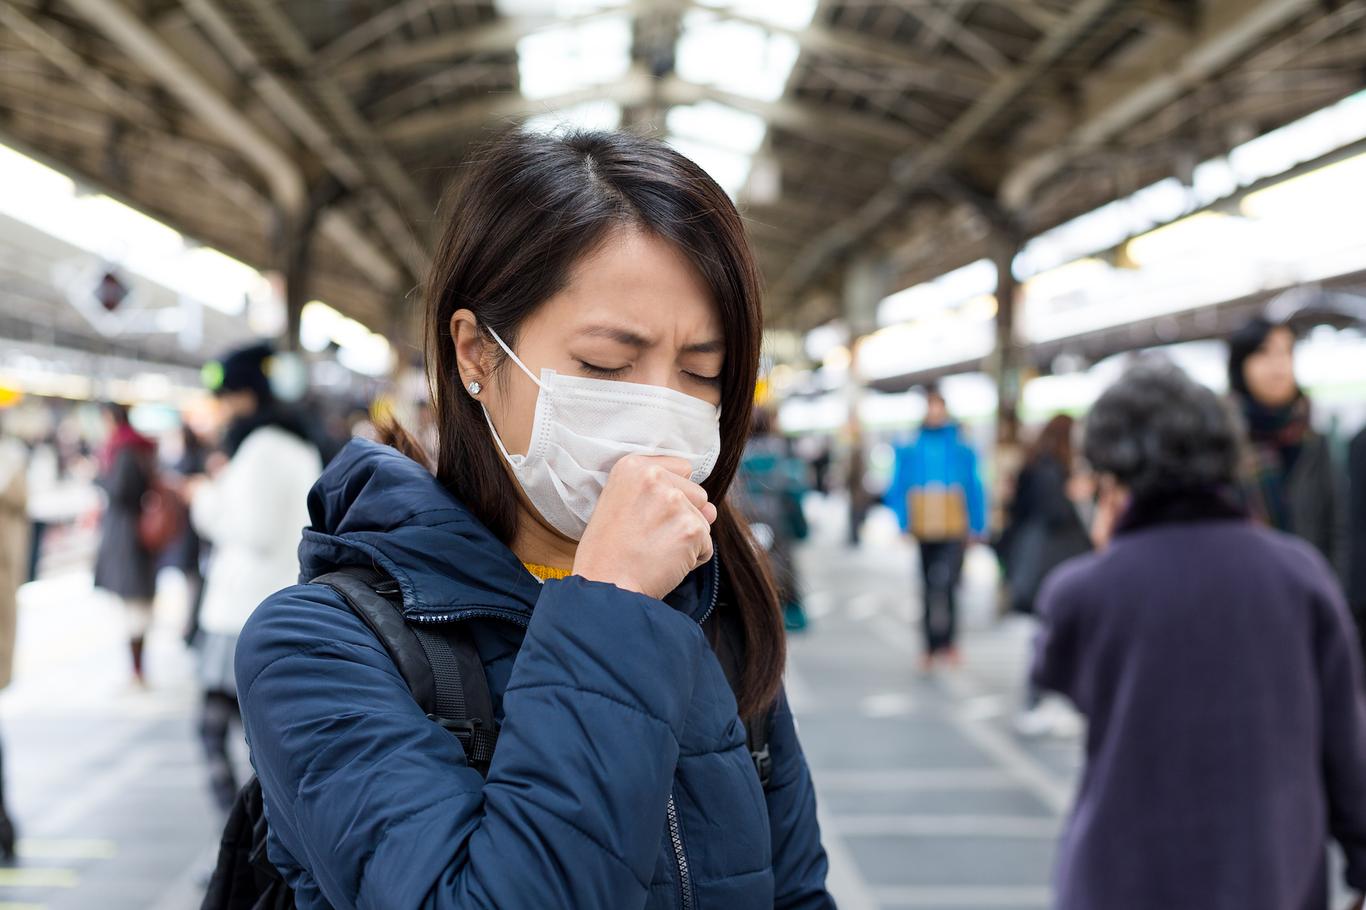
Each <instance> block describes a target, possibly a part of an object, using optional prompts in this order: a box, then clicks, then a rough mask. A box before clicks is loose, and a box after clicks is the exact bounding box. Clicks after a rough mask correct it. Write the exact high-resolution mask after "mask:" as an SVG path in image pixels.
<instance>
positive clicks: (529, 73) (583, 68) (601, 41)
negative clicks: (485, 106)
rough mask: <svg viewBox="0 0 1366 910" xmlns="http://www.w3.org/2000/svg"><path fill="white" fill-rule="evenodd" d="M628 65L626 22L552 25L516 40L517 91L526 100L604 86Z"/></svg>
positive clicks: (608, 20) (603, 20)
mask: <svg viewBox="0 0 1366 910" xmlns="http://www.w3.org/2000/svg"><path fill="white" fill-rule="evenodd" d="M630 64H631V23H630V21H629V20H628V19H627V18H626V17H625V16H604V17H602V18H595V19H589V20H587V21H584V22H578V23H575V24H573V25H563V26H555V27H553V28H548V29H545V30H544V31H539V32H535V33H533V34H530V35H527V36H526V37H525V38H522V39H521V40H520V41H518V42H517V71H518V75H519V76H520V84H521V90H522V95H523V97H525V98H528V99H531V100H537V99H540V98H552V97H554V96H556V95H563V94H565V93H566V92H572V91H576V90H578V89H583V88H588V87H589V86H594V85H604V84H606V83H609V82H611V81H613V80H615V79H620V78H621V77H622V76H624V75H625V74H626V71H627V69H628V68H629V67H630Z"/></svg>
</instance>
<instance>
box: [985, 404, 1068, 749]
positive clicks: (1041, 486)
mask: <svg viewBox="0 0 1366 910" xmlns="http://www.w3.org/2000/svg"><path fill="white" fill-rule="evenodd" d="M1075 428H1076V421H1075V420H1073V419H1072V418H1071V417H1070V416H1068V415H1066V414H1059V415H1057V416H1055V417H1053V418H1052V419H1051V420H1049V421H1048V423H1046V424H1044V426H1043V428H1042V429H1041V430H1040V431H1039V434H1038V436H1037V437H1036V438H1035V440H1034V444H1033V445H1032V446H1030V449H1029V452H1028V454H1027V455H1026V456H1025V462H1024V464H1023V465H1022V466H1021V468H1020V473H1019V475H1018V476H1017V477H1016V480H1015V492H1014V495H1013V496H1012V497H1011V500H1010V504H1009V506H1008V508H1007V520H1006V527H1005V530H1004V531H1003V532H1002V535H1001V540H1000V543H999V544H998V547H997V552H998V556H999V558H1000V561H1001V567H1002V569H1003V572H1004V576H1005V582H1006V592H1007V596H1008V604H1009V608H1010V610H1011V612H1013V613H1017V614H1020V615H1024V616H1033V615H1034V600H1035V598H1036V597H1037V596H1038V593H1039V587H1040V586H1041V585H1042V584H1043V581H1044V579H1045V578H1047V577H1048V575H1049V573H1050V572H1052V571H1053V570H1054V569H1056V568H1057V567H1058V566H1060V565H1062V564H1063V563H1064V562H1066V561H1067V560H1069V559H1072V558H1073V557H1076V556H1080V555H1082V554H1083V553H1089V552H1090V551H1091V538H1090V535H1089V534H1088V532H1087V529H1086V526H1085V525H1084V524H1083V523H1082V519H1081V513H1080V512H1078V510H1077V506H1076V504H1075V503H1074V502H1073V501H1072V497H1071V492H1070V489H1069V488H1070V486H1071V484H1072V481H1073V468H1074V463H1075V456H1074V454H1073V449H1072V437H1073V435H1074V432H1075ZM1041 695H1042V693H1041V692H1040V691H1039V689H1038V688H1037V687H1036V686H1034V685H1033V684H1032V683H1031V684H1029V685H1028V686H1027V689H1026V693H1025V704H1024V707H1025V711H1024V713H1023V714H1021V715H1020V717H1019V718H1018V719H1017V723H1016V729H1017V730H1018V731H1020V732H1021V733H1024V734H1026V735H1033V734H1037V733H1040V732H1043V730H1044V729H1045V727H1046V725H1045V723H1044V717H1043V716H1042V715H1041V714H1040V713H1039V711H1038V708H1039V704H1040V701H1041Z"/></svg>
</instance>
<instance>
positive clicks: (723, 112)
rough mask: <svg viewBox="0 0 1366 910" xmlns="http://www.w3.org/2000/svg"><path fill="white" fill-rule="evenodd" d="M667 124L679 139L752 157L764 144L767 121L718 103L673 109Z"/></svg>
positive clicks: (703, 102)
mask: <svg viewBox="0 0 1366 910" xmlns="http://www.w3.org/2000/svg"><path fill="white" fill-rule="evenodd" d="M665 123H666V125H667V126H668V128H669V132H670V133H672V134H673V135H675V136H678V137H681V138H685V139H690V140H696V141H698V142H705V143H707V144H709V145H714V146H718V147H720V148H724V149H729V150H730V151H734V152H740V153H742V154H745V155H752V154H754V153H755V152H756V151H758V150H759V146H760V145H762V144H763V142H764V133H765V132H766V125H765V123H764V118H762V117H760V116H759V115H757V114H752V113H750V112H749V111H742V110H738V109H737V108H733V107H731V106H730V105H728V104H718V103H717V102H715V101H699V102H698V103H697V104H690V105H680V106H678V107H675V108H672V109H670V110H669V113H668V116H667V117H666V119H665Z"/></svg>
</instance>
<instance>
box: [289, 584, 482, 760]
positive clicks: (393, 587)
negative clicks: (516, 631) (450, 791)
mask: <svg viewBox="0 0 1366 910" xmlns="http://www.w3.org/2000/svg"><path fill="white" fill-rule="evenodd" d="M313 583H314V584H323V585H327V586H328V587H330V588H332V589H333V590H335V591H336V592H337V593H338V594H340V595H341V596H342V597H343V598H344V599H345V600H346V602H347V604H348V605H350V607H351V609H352V611H353V612H354V613H355V614H356V615H357V616H359V617H360V618H361V619H362V620H363V621H364V622H365V624H366V625H367V626H369V627H370V631H372V632H373V633H374V634H375V637H376V638H378V639H379V641H380V643H381V644H382V645H384V650H385V651H386V652H388V654H389V656H390V658H391V659H392V660H393V661H394V666H395V667H397V668H398V672H399V675H400V676H402V677H403V681H404V682H405V683H407V685H408V688H409V690H410V691H411V692H412V693H413V700H414V701H416V702H417V704H418V706H419V707H420V708H422V711H423V713H424V714H426V715H427V717H428V718H429V719H431V720H432V721H435V722H436V723H439V724H440V725H441V726H442V727H443V728H445V729H446V730H449V731H450V732H451V733H453V734H454V735H455V737H456V739H458V740H460V745H461V747H462V748H463V749H464V750H465V760H466V761H468V762H469V764H470V766H471V767H473V768H474V769H475V770H477V771H478V772H479V773H480V774H486V773H487V772H488V766H489V762H490V761H491V760H492V759H493V751H494V748H495V747H496V746H497V743H498V728H497V725H496V723H495V722H494V717H493V699H492V697H491V696H490V694H489V685H488V679H487V678H486V677H485V675H484V663H483V661H482V660H481V659H480V657H479V653H478V651H476V650H475V647H474V643H473V642H472V641H470V638H469V636H468V635H466V634H464V629H463V627H462V626H460V625H458V624H456V625H446V626H443V627H442V629H443V630H444V632H445V634H441V633H438V632H435V631H433V630H431V629H427V628H423V627H422V626H418V625H414V624H412V623H409V622H408V621H407V620H406V619H404V617H403V604H402V599H401V597H400V593H399V589H398V584H397V583H396V582H394V580H393V579H391V578H389V577H388V576H387V575H385V574H384V573H382V572H378V571H375V570H373V569H365V568H360V567H347V568H343V569H339V570H338V571H335V572H329V573H327V574H326V575H320V576H318V577H317V578H315V579H313Z"/></svg>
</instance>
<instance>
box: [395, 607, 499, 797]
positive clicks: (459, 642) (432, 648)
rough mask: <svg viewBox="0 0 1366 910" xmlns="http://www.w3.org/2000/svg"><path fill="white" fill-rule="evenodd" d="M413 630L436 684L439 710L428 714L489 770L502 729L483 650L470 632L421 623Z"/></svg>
mask: <svg viewBox="0 0 1366 910" xmlns="http://www.w3.org/2000/svg"><path fill="white" fill-rule="evenodd" d="M411 630H412V632H413V633H414V634H415V635H416V636H417V640H418V643H419V644H420V645H421V646H422V650H423V651H424V652H426V654H427V660H428V662H429V664H430V666H431V671H432V676H433V678H434V681H435V683H436V709H435V710H434V711H429V712H428V713H427V717H428V718H430V719H431V720H434V721H436V722H437V723H439V724H440V725H441V726H442V727H444V728H445V729H447V730H449V731H450V732H452V733H454V734H455V736H456V738H457V739H459V740H460V745H461V746H463V747H464V749H465V758H466V760H468V761H469V763H470V764H471V765H473V766H474V767H476V768H478V769H479V772H480V773H481V774H483V773H486V772H487V771H488V767H489V762H491V761H493V750H494V749H495V748H497V746H498V728H497V726H496V724H495V723H494V720H493V697H492V696H491V695H490V694H489V681H488V677H487V676H486V675H485V674H484V662H483V660H482V659H481V658H480V657H479V652H478V651H476V650H475V649H474V643H473V642H471V641H470V639H469V636H468V635H438V634H437V633H435V632H432V631H431V630H429V629H424V628H422V627H421V626H412V627H411Z"/></svg>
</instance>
